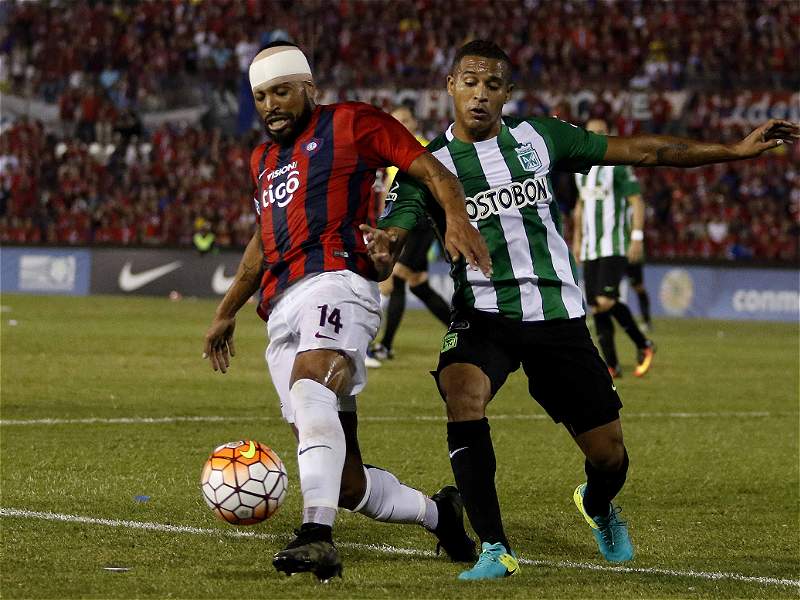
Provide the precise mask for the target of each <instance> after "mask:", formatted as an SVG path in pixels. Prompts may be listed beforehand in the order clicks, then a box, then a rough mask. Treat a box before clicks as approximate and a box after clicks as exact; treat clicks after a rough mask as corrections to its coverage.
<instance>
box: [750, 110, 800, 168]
mask: <svg viewBox="0 0 800 600" xmlns="http://www.w3.org/2000/svg"><path fill="white" fill-rule="evenodd" d="M798 138H800V126H798V125H797V123H792V122H791V121H783V120H780V119H770V120H769V121H767V122H766V123H764V124H763V125H762V126H761V127H759V128H758V129H756V130H754V131H753V132H752V133H751V134H750V135H748V136H747V137H746V138H744V139H743V140H742V141H741V142H739V143H738V144H736V145H735V146H734V148H735V150H736V154H737V156H739V157H741V158H752V157H754V156H758V155H759V154H761V153H762V152H765V151H766V150H769V149H771V148H776V147H778V146H780V145H781V144H792V143H794V141H795V140H796V139H798Z"/></svg>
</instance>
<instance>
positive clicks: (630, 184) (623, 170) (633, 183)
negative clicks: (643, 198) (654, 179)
mask: <svg viewBox="0 0 800 600" xmlns="http://www.w3.org/2000/svg"><path fill="white" fill-rule="evenodd" d="M614 185H615V186H616V187H617V189H619V191H620V194H621V195H622V196H624V197H625V198H627V197H629V196H637V195H639V194H641V193H642V186H641V185H640V184H639V180H638V179H636V174H635V173H634V172H633V169H632V168H631V167H629V166H624V165H617V166H616V167H614Z"/></svg>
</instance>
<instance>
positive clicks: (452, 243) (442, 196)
mask: <svg viewBox="0 0 800 600" xmlns="http://www.w3.org/2000/svg"><path fill="white" fill-rule="evenodd" d="M408 174H409V175H411V176H412V177H414V178H416V179H418V180H419V181H421V182H422V183H424V184H425V186H426V187H427V188H428V189H429V190H430V191H431V193H432V194H433V196H434V198H436V201H437V202H438V203H439V204H440V205H441V207H442V208H443V209H444V213H445V218H446V220H447V230H446V231H445V236H444V245H445V249H446V250H447V252H448V253H449V254H450V257H451V258H452V259H453V260H458V259H459V258H460V257H461V256H463V257H464V258H465V259H466V260H467V262H468V263H469V264H470V265H472V266H473V267H477V268H479V269H480V270H481V271H482V272H483V274H484V275H486V276H487V277H489V276H490V275H491V273H492V259H491V258H490V257H489V248H488V247H487V246H486V242H485V241H484V240H483V238H482V237H481V234H480V233H478V230H477V229H475V228H474V227H473V226H472V225H471V224H470V222H469V217H467V211H466V208H465V204H466V198H464V188H463V187H461V182H460V181H459V180H458V178H457V177H456V176H455V175H453V174H452V173H451V172H450V171H448V170H447V169H446V168H445V167H444V165H443V164H442V163H440V162H439V161H438V160H436V158H435V157H434V156H432V155H431V154H429V153H427V152H426V153H425V154H421V155H420V156H418V157H417V158H415V159H414V162H412V163H411V166H410V167H409V168H408Z"/></svg>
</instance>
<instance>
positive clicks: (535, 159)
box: [514, 142, 542, 171]
mask: <svg viewBox="0 0 800 600" xmlns="http://www.w3.org/2000/svg"><path fill="white" fill-rule="evenodd" d="M514 150H515V151H516V152H517V158H518V159H519V164H521V165H522V168H523V169H525V170H526V171H536V169H538V168H539V167H541V166H542V161H541V159H539V155H538V154H536V150H535V149H534V147H533V144H531V143H530V142H528V143H527V144H523V145H522V146H519V147H518V148H514Z"/></svg>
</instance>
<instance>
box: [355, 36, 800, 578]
mask: <svg viewBox="0 0 800 600" xmlns="http://www.w3.org/2000/svg"><path fill="white" fill-rule="evenodd" d="M512 87H513V84H512V83H511V65H510V61H509V59H508V56H507V55H506V54H505V53H504V52H503V51H502V50H501V49H500V48H499V47H498V46H497V45H496V44H494V43H491V42H485V41H479V40H476V41H473V42H470V43H469V44H467V45H466V46H464V47H463V48H461V49H460V50H459V51H458V52H457V53H456V55H455V59H454V63H453V66H452V70H451V74H450V75H449V76H448V78H447V90H448V93H449V94H450V95H451V96H452V97H453V104H454V108H455V115H456V120H455V123H454V124H453V125H451V127H450V128H448V130H447V131H446V132H445V133H444V134H442V135H441V136H439V137H438V138H436V139H434V140H433V141H432V142H431V143H430V144H429V145H428V151H429V152H431V153H432V154H433V155H434V156H436V157H437V158H439V159H440V161H442V163H443V164H444V165H445V166H446V167H447V168H448V169H450V171H451V172H454V173H456V174H457V175H458V178H459V179H460V180H461V183H462V184H463V186H464V191H465V193H466V196H467V199H466V203H467V205H466V208H467V213H468V215H469V217H470V219H471V221H472V223H473V226H475V227H477V228H478V229H479V230H480V232H481V234H482V235H483V237H484V239H485V240H486V242H487V244H488V246H489V251H490V254H491V257H492V263H493V273H492V275H491V277H484V276H483V275H480V274H479V273H478V272H477V271H474V270H468V269H467V267H466V265H465V264H463V262H460V261H459V262H455V263H454V264H453V266H452V270H451V273H452V276H453V279H454V280H455V288H456V289H455V293H454V297H453V305H454V308H455V313H454V318H453V321H452V323H451V325H450V329H449V331H448V333H447V334H446V335H445V337H444V341H443V344H442V350H441V354H440V359H439V366H438V368H437V371H436V380H437V383H438V386H439V390H440V392H441V394H442V397H443V398H444V400H445V402H446V406H447V417H448V423H447V443H448V446H449V453H450V463H451V466H452V469H453V473H454V475H455V479H456V483H457V485H458V487H459V490H460V492H461V494H462V497H463V499H464V504H465V508H466V510H467V514H468V516H469V519H470V521H471V523H472V526H473V528H474V529H475V532H476V533H477V534H478V536H479V537H480V539H481V541H482V542H483V544H482V553H481V555H480V557H479V559H478V561H477V563H476V564H475V565H474V566H473V568H472V569H470V570H468V571H464V572H463V573H461V574H460V575H459V578H460V579H467V580H474V579H495V578H501V577H506V576H508V575H512V574H514V573H515V572H516V571H517V570H518V569H519V564H518V562H517V560H516V557H515V556H514V553H513V551H512V550H511V546H510V544H509V542H508V539H507V537H506V535H505V532H504V530H503V524H502V519H501V516H500V508H499V503H498V499H497V491H496V488H495V481H494V476H495V470H496V463H495V455H494V449H493V446H492V439H491V436H490V431H489V423H488V421H487V419H486V406H487V404H488V403H489V401H490V400H491V399H492V398H493V397H494V395H495V393H496V392H497V390H498V389H499V388H500V386H501V385H503V383H504V381H505V379H506V377H507V376H508V375H509V374H510V373H511V372H513V371H515V370H517V369H518V368H519V366H520V364H521V365H522V367H523V369H524V371H525V374H526V375H527V377H528V381H529V390H530V392H531V395H532V396H533V397H534V398H535V399H536V401H537V402H539V403H540V404H541V405H542V406H543V407H544V409H545V410H546V411H547V412H548V413H549V414H550V416H551V417H552V418H553V420H554V421H556V422H560V423H563V424H564V426H565V428H566V429H567V431H568V432H569V434H570V435H571V436H572V437H573V439H574V440H575V442H576V444H577V445H578V447H579V448H580V449H581V451H582V452H583V453H584V455H585V457H586V462H585V469H586V476H587V481H586V483H585V484H581V485H579V486H578V487H577V489H576V490H575V493H574V494H573V498H574V499H575V502H576V504H577V506H578V508H579V510H580V512H581V514H582V515H583V517H584V518H585V519H586V521H587V522H588V523H589V526H590V527H591V531H592V532H593V534H594V537H595V541H596V542H597V545H598V547H599V549H600V551H601V553H602V554H603V556H604V557H605V558H606V559H607V560H610V561H625V560H629V559H631V558H632V557H633V547H632V545H631V542H630V539H629V537H628V532H627V527H626V525H625V523H624V522H623V521H621V520H620V519H619V516H618V508H615V507H614V506H613V505H612V503H611V500H612V499H613V498H614V497H615V496H616V494H617V493H618V492H619V491H620V489H622V486H623V484H624V482H625V478H626V474H627V470H628V456H627V452H626V450H625V445H624V443H623V438H622V426H621V424H620V419H619V409H620V407H621V406H622V403H621V402H620V400H619V396H618V395H617V392H616V389H615V387H614V385H613V382H612V380H611V377H610V376H609V374H608V371H607V370H606V366H605V363H604V362H603V360H602V358H600V355H599V353H598V352H597V349H596V348H595V347H594V344H593V343H592V341H591V338H590V337H589V332H588V330H587V328H586V324H585V319H584V311H583V306H582V300H581V293H580V289H579V288H578V286H577V283H576V280H575V273H574V269H573V268H572V266H573V265H572V264H571V263H572V261H571V259H570V253H569V249H568V248H567V245H566V242H565V241H564V239H563V237H562V236H561V233H560V226H561V217H560V214H559V210H558V205H557V203H556V202H555V201H554V198H553V192H552V186H551V182H550V173H551V172H552V171H553V170H554V169H568V170H572V171H573V172H575V171H577V172H585V171H587V170H588V169H589V167H590V166H592V165H594V164H628V165H637V166H656V165H671V166H678V167H693V166H698V165H701V164H707V163H712V162H720V161H728V160H737V159H742V158H750V157H754V156H758V155H759V154H761V153H762V152H764V151H765V150H768V149H770V148H774V147H776V146H778V145H780V144H782V143H784V142H787V141H791V140H792V139H794V138H797V137H800V128H798V127H797V126H796V125H794V124H792V123H789V122H787V121H778V120H771V121H769V122H767V123H766V124H764V125H762V126H761V127H759V128H758V129H756V130H755V131H753V132H752V133H751V134H750V135H748V136H747V137H746V138H745V139H744V140H742V141H741V142H739V143H737V144H732V145H722V144H710V143H701V142H695V141H692V140H688V139H682V138H674V137H666V136H656V135H641V136H633V137H627V138H622V137H614V136H599V135H596V134H594V133H591V132H588V131H586V130H584V129H581V128H578V127H574V126H572V125H569V124H568V123H564V122H562V121H559V120H557V119H547V118H545V119H541V118H533V119H510V118H506V117H502V116H501V115H502V108H503V105H504V104H505V103H506V102H507V101H508V99H509V95H510V93H511V90H512ZM399 179H400V181H399V185H398V188H397V190H396V191H394V192H391V193H390V197H389V198H387V201H389V202H392V208H391V210H390V211H389V213H388V215H386V217H385V218H384V219H383V220H382V221H381V223H380V226H381V228H382V229H381V230H375V229H372V228H370V227H368V226H366V225H365V226H362V230H363V231H365V233H366V235H367V240H368V247H369V249H370V252H371V254H372V256H373V260H374V261H375V263H376V265H378V267H379V268H380V269H381V271H382V275H383V276H384V277H388V275H389V273H390V272H391V268H392V264H393V261H394V259H395V257H396V256H397V254H398V252H399V250H400V248H401V247H402V243H403V240H404V237H405V235H406V232H407V231H408V230H410V229H412V228H413V226H414V225H415V224H416V222H417V220H418V219H420V218H423V215H424V213H425V212H426V211H428V212H429V213H430V214H431V215H432V216H433V217H434V219H435V220H436V221H437V223H438V224H439V227H442V226H443V221H442V217H441V212H440V211H439V210H438V209H437V207H436V205H435V204H434V202H432V201H431V200H430V199H429V198H428V196H427V193H426V192H425V190H424V188H422V187H421V186H419V185H418V184H416V183H415V182H414V181H413V180H410V179H407V178H402V177H401V178H399Z"/></svg>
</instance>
